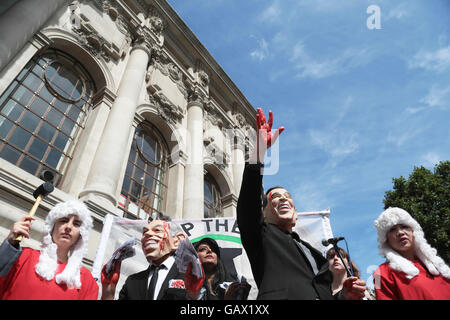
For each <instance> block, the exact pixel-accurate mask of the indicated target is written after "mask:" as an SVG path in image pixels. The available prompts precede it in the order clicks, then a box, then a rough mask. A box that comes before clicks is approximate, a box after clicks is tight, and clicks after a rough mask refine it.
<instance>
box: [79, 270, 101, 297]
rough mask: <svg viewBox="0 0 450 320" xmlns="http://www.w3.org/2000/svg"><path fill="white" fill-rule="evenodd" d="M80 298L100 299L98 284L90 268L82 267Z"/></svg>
mask: <svg viewBox="0 0 450 320" xmlns="http://www.w3.org/2000/svg"><path fill="white" fill-rule="evenodd" d="M82 274H83V275H82V279H83V280H82V282H81V292H80V300H98V290H99V289H98V284H97V282H96V281H95V279H94V277H92V274H91V272H90V271H89V270H88V269H85V268H84V267H83V268H82Z"/></svg>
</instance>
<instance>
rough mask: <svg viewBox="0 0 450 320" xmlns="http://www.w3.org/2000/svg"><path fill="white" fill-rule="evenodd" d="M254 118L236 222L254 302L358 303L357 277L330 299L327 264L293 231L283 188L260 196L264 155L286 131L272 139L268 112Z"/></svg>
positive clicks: (291, 206)
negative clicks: (254, 288)
mask: <svg viewBox="0 0 450 320" xmlns="http://www.w3.org/2000/svg"><path fill="white" fill-rule="evenodd" d="M256 118H257V129H258V134H257V137H258V139H257V146H256V148H255V151H256V152H255V153H254V154H253V156H252V157H251V158H250V162H249V163H246V165H245V169H244V174H243V180H242V185H241V191H240V194H239V200H238V206H237V223H238V226H239V230H240V233H241V240H242V244H243V246H244V248H245V250H246V252H247V255H248V257H249V261H250V265H251V268H252V272H253V276H254V279H255V282H256V284H257V286H258V290H259V292H258V297H257V299H259V300H272V299H276V300H279V299H294V300H315V299H321V300H322V299H324V300H325V299H333V298H344V299H361V298H362V297H363V295H364V286H365V282H364V281H362V280H358V279H356V278H355V277H352V278H349V279H348V280H347V282H346V284H345V286H344V287H345V288H344V289H343V290H342V291H341V292H340V293H339V294H337V295H336V297H333V295H332V291H331V283H332V280H333V278H332V274H331V272H330V271H329V270H328V261H327V260H326V259H325V258H324V257H323V256H322V254H321V253H320V252H319V251H318V250H316V249H315V248H313V247H312V246H311V245H310V244H309V243H307V242H305V241H303V240H301V239H300V237H299V236H298V234H296V233H295V232H292V228H293V227H294V226H295V223H296V220H297V211H296V209H295V206H294V203H293V200H292V197H291V196H290V195H289V193H288V192H287V191H286V189H284V188H283V187H274V188H271V189H269V190H268V191H267V193H266V195H264V196H263V197H262V196H261V190H262V179H263V175H262V169H263V166H264V165H263V164H262V162H263V160H264V155H265V153H266V151H267V148H269V147H270V146H271V145H272V144H273V143H274V142H275V141H276V139H277V137H278V135H279V134H280V133H281V132H282V131H283V130H284V128H283V127H281V128H279V129H278V130H276V131H275V133H274V134H273V135H272V133H271V129H272V123H273V116H272V112H271V111H270V112H269V122H268V123H266V119H265V116H264V113H263V112H262V110H261V109H258V113H257V116H256ZM262 202H263V203H262Z"/></svg>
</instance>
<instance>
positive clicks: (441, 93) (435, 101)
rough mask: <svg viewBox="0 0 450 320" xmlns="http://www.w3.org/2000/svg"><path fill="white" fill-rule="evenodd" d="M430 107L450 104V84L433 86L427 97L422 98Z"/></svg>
mask: <svg viewBox="0 0 450 320" xmlns="http://www.w3.org/2000/svg"><path fill="white" fill-rule="evenodd" d="M420 102H422V103H424V104H426V105H427V106H429V107H447V106H449V105H450V86H448V87H446V88H439V87H438V86H436V85H435V86H433V87H431V89H430V92H429V93H428V95H427V96H426V97H424V98H423V99H421V100H420Z"/></svg>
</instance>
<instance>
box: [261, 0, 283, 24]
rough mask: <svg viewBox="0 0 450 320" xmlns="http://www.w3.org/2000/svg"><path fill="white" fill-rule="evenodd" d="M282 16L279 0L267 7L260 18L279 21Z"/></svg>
mask: <svg viewBox="0 0 450 320" xmlns="http://www.w3.org/2000/svg"><path fill="white" fill-rule="evenodd" d="M280 16H281V8H280V5H279V3H278V2H277V1H275V2H274V3H272V4H271V5H270V6H269V7H267V8H266V9H265V10H264V11H263V12H262V13H261V15H260V19H261V20H263V21H265V22H267V21H271V22H273V21H278V20H279V19H280Z"/></svg>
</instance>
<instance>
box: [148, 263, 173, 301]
mask: <svg viewBox="0 0 450 320" xmlns="http://www.w3.org/2000/svg"><path fill="white" fill-rule="evenodd" d="M174 263H175V258H174V257H173V256H170V257H168V258H167V259H166V260H164V262H163V263H161V264H160V267H162V266H164V267H162V268H161V269H160V270H159V271H158V281H157V282H156V286H155V293H154V296H153V300H156V298H157V297H158V294H159V291H160V290H161V286H162V284H163V282H164V280H166V277H167V274H168V273H169V270H170V269H171V268H172V266H173V264H174ZM152 277H153V271H150V273H149V275H148V280H147V288H148V286H149V285H150V280H151V279H152Z"/></svg>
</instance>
